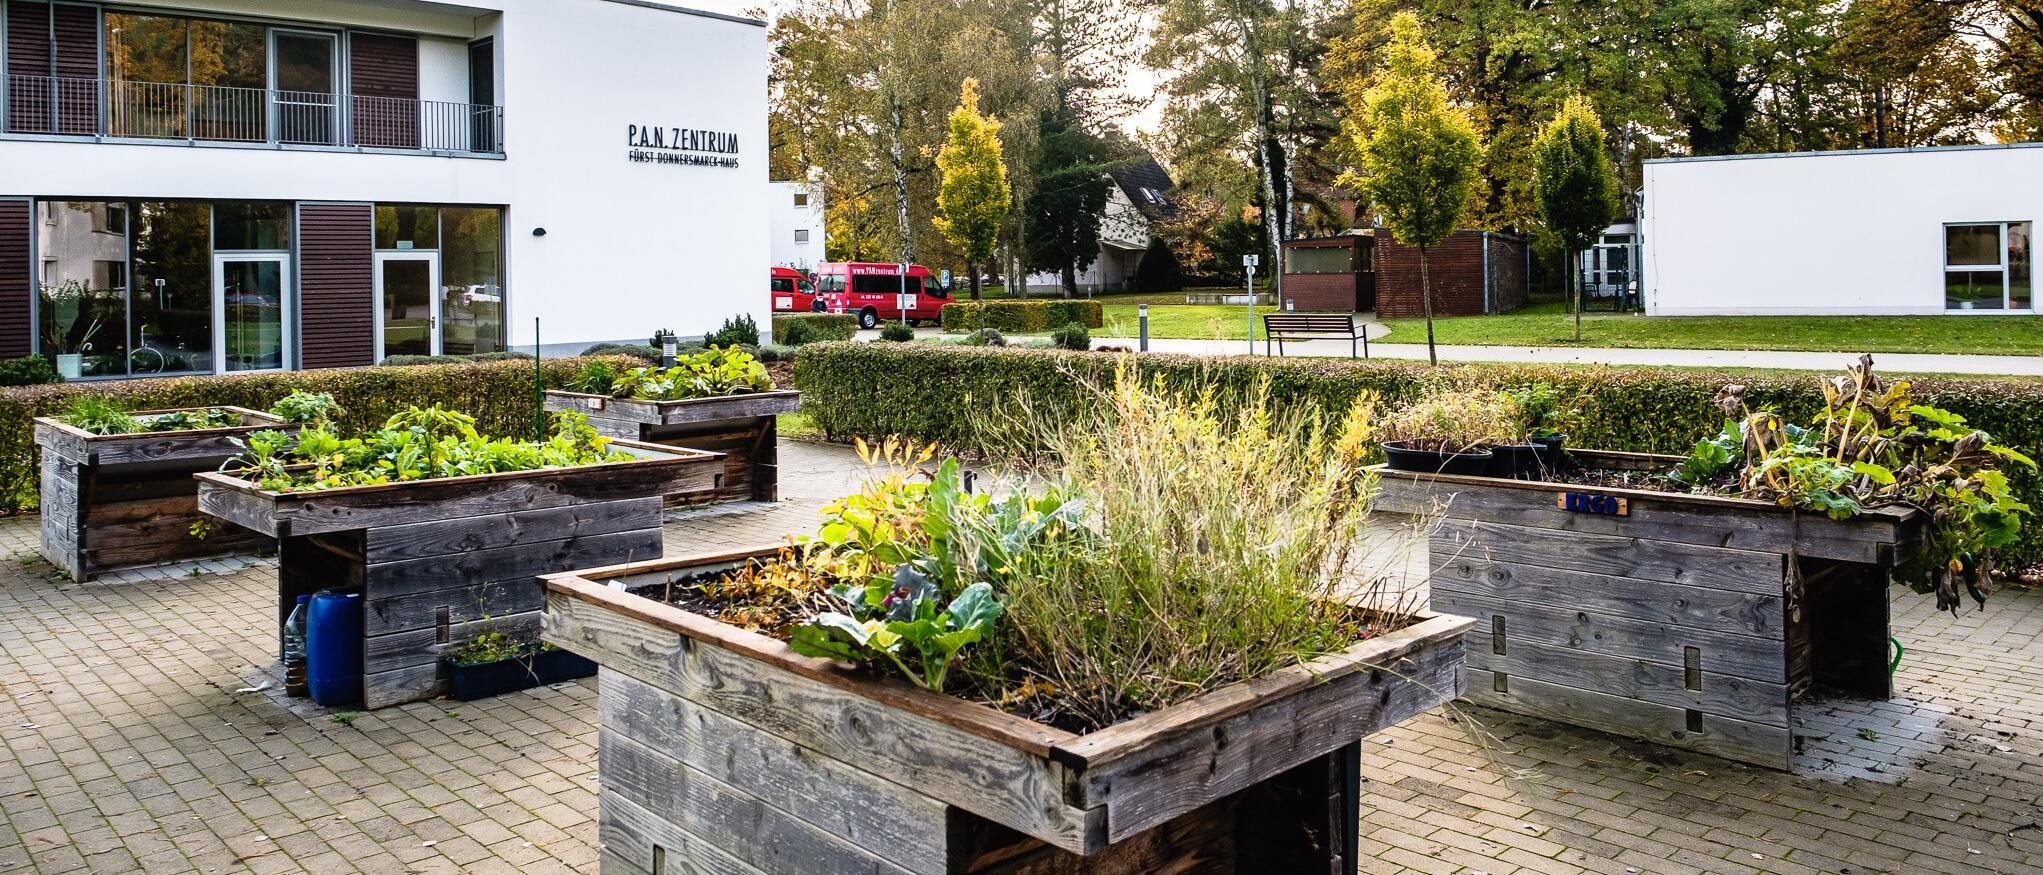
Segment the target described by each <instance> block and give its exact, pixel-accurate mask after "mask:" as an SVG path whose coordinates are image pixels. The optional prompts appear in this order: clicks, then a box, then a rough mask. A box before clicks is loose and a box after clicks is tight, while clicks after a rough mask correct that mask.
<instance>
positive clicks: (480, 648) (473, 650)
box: [442, 629, 542, 666]
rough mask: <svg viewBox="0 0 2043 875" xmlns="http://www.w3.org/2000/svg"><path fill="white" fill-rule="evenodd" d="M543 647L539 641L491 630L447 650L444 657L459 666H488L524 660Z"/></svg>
mask: <svg viewBox="0 0 2043 875" xmlns="http://www.w3.org/2000/svg"><path fill="white" fill-rule="evenodd" d="M541 646H542V645H541V643H540V642H538V641H533V640H524V641H520V640H518V639H515V638H512V637H511V636H509V635H505V634H504V633H502V632H500V631H498V630H495V629H490V630H488V631H485V632H482V633H481V634H478V635H476V636H475V637H474V638H470V639H468V640H467V641H465V642H462V643H460V644H457V645H455V646H453V647H450V648H447V650H446V651H445V652H444V653H443V654H442V655H443V656H445V657H446V658H447V661H449V662H452V663H454V664H455V665H459V666H471V665H488V664H489V663H492V662H503V661H505V660H511V659H523V658H525V657H527V656H531V655H532V654H534V653H538V652H539V651H540V648H541Z"/></svg>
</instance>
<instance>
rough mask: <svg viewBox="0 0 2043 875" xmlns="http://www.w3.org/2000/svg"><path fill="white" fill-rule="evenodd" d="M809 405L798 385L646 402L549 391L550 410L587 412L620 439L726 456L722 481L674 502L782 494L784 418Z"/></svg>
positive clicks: (772, 498)
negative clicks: (793, 388) (781, 417)
mask: <svg viewBox="0 0 2043 875" xmlns="http://www.w3.org/2000/svg"><path fill="white" fill-rule="evenodd" d="M801 406H802V393H800V392H795V391H791V390H785V389H781V390H773V391H766V392H745V393H742V394H738V395H722V396H718V397H715V398H694V399H690V400H687V401H642V400H639V399H635V398H611V397H608V396H604V395H591V394H587V393H584V392H567V391H561V390H548V391H547V393H546V409H547V410H573V411H576V412H579V413H583V414H587V415H588V417H589V424H590V425H592V426H595V427H596V431H598V432H600V433H602V434H604V435H606V436H608V437H613V438H623V439H625V440H635V441H645V442H647V443H655V444H665V445H667V446H670V447H687V448H688V449H691V450H708V451H711V452H717V453H723V454H724V466H723V471H722V473H721V474H719V475H718V477H717V480H716V482H715V483H713V484H710V485H708V486H706V487H701V488H695V489H691V490H689V491H687V492H682V493H677V494H674V495H670V496H667V505H668V506H669V507H681V506H688V505H698V504H714V503H718V502H725V501H745V500H751V501H778V500H779V499H780V473H779V467H778V463H779V458H780V456H779V439H780V430H779V426H778V420H777V419H776V418H775V417H778V416H779V415H780V414H783V413H793V412H795V411H797V410H800V409H801Z"/></svg>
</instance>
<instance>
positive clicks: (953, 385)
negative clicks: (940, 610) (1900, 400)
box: [795, 343, 2043, 563]
mask: <svg viewBox="0 0 2043 875" xmlns="http://www.w3.org/2000/svg"><path fill="white" fill-rule="evenodd" d="M1123 358H1126V357H1123V356H1116V355H1111V354H1101V353H1079V352H1063V351H1055V350H1023V349H1012V348H1010V349H998V348H984V347H966V346H930V345H926V344H913V345H910V344H841V343H832V344H824V345H820V346H814V347H810V348H809V349H807V350H804V351H803V353H802V358H801V360H800V361H798V362H796V363H795V386H796V388H799V389H800V390H801V391H802V413H804V414H806V415H807V416H808V417H809V418H810V419H811V420H812V421H813V422H814V424H815V426H816V428H817V429H819V430H821V431H822V432H823V433H824V434H826V435H828V436H830V437H833V438H847V439H848V438H850V437H854V436H857V437H879V436H885V435H896V434H898V435H906V436H910V437H914V438H918V439H921V440H931V441H938V442H941V443H943V444H945V445H947V446H951V447H957V448H963V449H975V448H978V447H979V446H980V444H981V443H983V441H982V436H981V435H980V434H978V433H977V432H976V431H975V430H974V428H973V422H974V414H975V413H984V412H986V411H989V410H1012V409H1013V401H1014V399H1016V398H1017V397H1022V396H1026V397H1027V398H1029V399H1030V402H1031V404H1032V405H1033V406H1034V407H1035V409H1036V410H1038V411H1040V412H1043V413H1046V414H1049V415H1053V416H1054V415H1056V414H1057V413H1058V412H1059V411H1064V410H1076V409H1078V407H1079V406H1080V405H1089V404H1091V403H1092V402H1091V401H1090V400H1089V399H1088V398H1086V397H1085V395H1084V393H1083V390H1082V388H1081V386H1080V382H1079V381H1080V379H1081V378H1083V379H1089V380H1092V381H1095V382H1100V383H1110V382H1111V381H1112V379H1113V373H1114V368H1115V367H1116V363H1117V362H1118V361H1121V360H1122V359H1123ZM1848 358H1849V357H1848V356H1842V355H1840V356H1839V357H1838V360H1839V366H1840V370H1841V369H1842V366H1843V365H1844V364H1845V363H1846V359H1848ZM1132 361H1134V362H1135V365H1136V367H1138V368H1139V369H1140V371H1141V373H1142V374H1143V375H1144V376H1145V377H1150V378H1160V379H1162V380H1164V381H1165V382H1167V383H1171V382H1176V383H1184V382H1188V381H1191V380H1193V379H1195V378H1201V377H1205V378H1210V379H1212V380H1214V381H1215V382H1217V383H1218V384H1219V386H1220V387H1221V388H1222V389H1223V391H1225V390H1229V389H1239V388H1243V387H1247V386H1249V385H1251V384H1252V383H1253V381H1255V380H1256V379H1258V378H1260V377H1262V376H1265V375H1267V376H1268V377H1269V378H1270V391H1271V393H1272V395H1273V396H1274V401H1275V403H1276V405H1277V406H1278V407H1279V408H1290V407H1296V406H1301V405H1310V406H1313V407H1318V408H1320V409H1323V410H1344V409H1346V407H1347V406H1348V405H1349V404H1350V403H1351V402H1352V401H1353V400H1354V398H1355V397H1356V395H1358V394H1360V393H1361V392H1364V391H1372V392H1375V393H1377V394H1378V396H1380V397H1381V398H1383V399H1384V401H1385V402H1386V403H1388V404H1390V405H1400V404H1403V403H1405V402H1407V401H1409V400H1410V399H1411V398H1413V397H1415V396H1416V395H1417V394H1419V393H1420V392H1422V391H1423V390H1424V388H1425V386H1426V384H1427V383H1428V382H1429V381H1430V380H1446V381H1448V382H1450V383H1452V384H1455V385H1459V386H1470V387H1475V386H1489V387H1496V388H1504V389H1510V388H1518V387H1523V386H1528V385H1531V384H1535V383H1545V384H1547V385H1549V386H1552V387H1553V389H1554V391H1555V393H1556V394H1557V395H1558V396H1559V397H1560V398H1561V399H1562V404H1561V406H1562V408H1563V409H1564V410H1567V411H1568V413H1567V414H1566V416H1565V420H1564V422H1563V425H1564V428H1563V429H1562V430H1563V431H1565V432H1566V433H1567V434H1568V435H1569V437H1568V443H1569V445H1570V446H1576V447H1589V448H1597V449H1614V450H1631V451H1635V452H1656V453H1673V454H1686V453H1687V452H1688V451H1689V449H1690V448H1691V447H1693V446H1694V445H1695V442H1696V441H1697V440H1700V439H1702V438H1704V437H1706V436H1709V435H1713V434H1715V433H1716V432H1717V430H1718V429H1719V428H1720V427H1721V426H1722V425H1723V415H1722V414H1721V413H1720V412H1718V411H1717V409H1716V407H1715V406H1714V405H1713V404H1712V403H1711V402H1712V399H1714V398H1715V397H1716V394H1717V392H1718V390H1720V389H1722V388H1723V387H1724V386H1725V385H1726V384H1728V383H1739V384H1743V385H1745V386H1746V387H1747V390H1746V397H1747V399H1748V401H1749V403H1751V404H1752V405H1753V406H1754V407H1771V408H1773V409H1775V410H1778V411H1780V412H1781V413H1782V414H1784V415H1786V416H1787V417H1789V418H1790V419H1791V420H1803V421H1806V420H1808V419H1809V418H1811V417H1813V416H1815V415H1816V413H1817V412H1818V411H1820V410H1821V409H1822V406H1823V397H1822V394H1821V390H1820V389H1819V388H1818V386H1817V381H1818V379H1819V375H1815V374H1810V375H1806V376H1797V377H1765V378H1759V377H1748V376H1731V375H1721V374H1710V373H1707V372H1697V371H1669V370H1658V369H1649V368H1626V369H1618V368H1581V367H1558V366H1534V365H1460V366H1455V367H1448V368H1443V369H1441V370H1440V371H1437V372H1435V371H1433V370H1432V369H1430V368H1427V367H1425V366H1423V365H1417V364H1405V363H1397V362H1371V361H1362V362H1356V361H1351V360H1346V359H1251V358H1227V359H1208V358H1198V357H1193V356H1176V355H1162V354H1145V355H1141V356H1136V357H1133V358H1132ZM1914 382H1915V389H1916V396H1917V399H1918V401H1919V402H1920V403H1924V404H1930V405H1934V406H1937V407H1942V408H1945V409H1948V410H1950V411H1952V412H1954V413H1957V414H1959V415H1961V416H1963V417H1965V418H1966V420H1967V421H1968V422H1970V423H1971V424H1973V425H1974V426H1976V427H1978V428H1981V429H1984V430H1986V431H1987V432H1989V433H1990V434H1992V435H1993V436H1994V437H1995V438H1996V439H1997V440H1999V441H2001V442H2003V443H2006V444H2008V445H2010V446H2013V447H2015V448H2016V449H2019V450H2021V451H2022V452H2024V453H2026V454H2028V455H2029V456H2030V457H2032V458H2043V384H2039V383H2022V382H2013V381H1999V380H1983V379H1982V380H1972V379H1923V380H1916V381H1914ZM2010 474H2011V479H2013V480H2014V481H2015V483H2016V486H2017V490H2018V492H2019V493H2020V494H2021V495H2022V497H2023V499H2024V500H2025V501H2027V502H2029V503H2030V504H2031V505H2033V506H2035V507H2037V508H2039V509H2043V483H2039V481H2038V478H2037V477H2036V476H2035V475H2034V474H2033V473H2029V472H2010ZM2026 534H2027V541H2026V542H2025V544H2024V545H2023V548H2022V549H2021V550H2020V551H2018V555H2016V556H2012V557H2009V558H2011V559H2013V560H2016V561H2021V562H2026V563H2035V562H2043V522H2035V523H2031V524H2030V525H2029V526H2028V528H2027V530H2026Z"/></svg>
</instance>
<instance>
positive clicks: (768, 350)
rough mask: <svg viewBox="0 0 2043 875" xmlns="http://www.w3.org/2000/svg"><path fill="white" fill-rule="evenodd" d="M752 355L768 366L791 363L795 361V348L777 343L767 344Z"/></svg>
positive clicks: (762, 345)
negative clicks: (776, 363) (777, 363)
mask: <svg viewBox="0 0 2043 875" xmlns="http://www.w3.org/2000/svg"><path fill="white" fill-rule="evenodd" d="M752 355H753V356H754V357H756V358H758V359H759V360H760V361H762V362H766V363H768V364H772V363H774V362H791V361H794V360H795V348H794V347H792V346H781V345H780V344H777V343H767V344H761V345H760V347H759V349H758V351H757V352H754V353H752Z"/></svg>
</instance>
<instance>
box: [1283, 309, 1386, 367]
mask: <svg viewBox="0 0 2043 875" xmlns="http://www.w3.org/2000/svg"><path fill="white" fill-rule="evenodd" d="M1343 338H1345V339H1346V340H1347V341H1348V357H1349V358H1354V357H1355V353H1356V351H1357V350H1358V349H1359V350H1360V351H1361V353H1362V357H1363V358H1368V357H1369V330H1368V325H1367V324H1366V323H1364V324H1362V325H1357V324H1355V316H1354V314H1352V313H1265V314H1263V354H1264V355H1269V354H1270V344H1271V342H1273V341H1274V342H1275V343H1276V345H1277V354H1278V355H1280V356H1281V355H1283V354H1284V341H1287V340H1340V339H1343Z"/></svg>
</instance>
